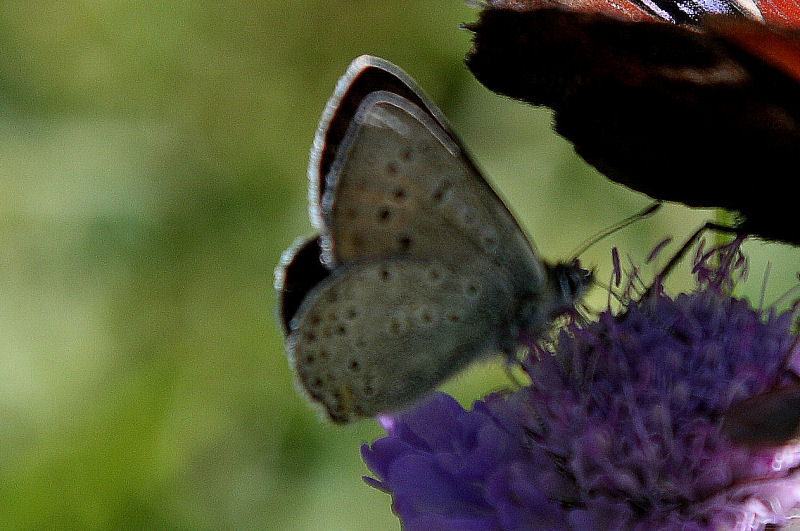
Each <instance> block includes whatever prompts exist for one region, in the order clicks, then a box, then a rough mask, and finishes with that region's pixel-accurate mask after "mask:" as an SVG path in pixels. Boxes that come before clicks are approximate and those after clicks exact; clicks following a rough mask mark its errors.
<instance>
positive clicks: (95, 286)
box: [0, 0, 797, 530]
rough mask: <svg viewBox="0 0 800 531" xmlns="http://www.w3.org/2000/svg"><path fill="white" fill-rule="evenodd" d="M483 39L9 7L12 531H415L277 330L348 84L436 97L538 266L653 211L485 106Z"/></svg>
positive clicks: (495, 106) (4, 329) (5, 76)
mask: <svg viewBox="0 0 800 531" xmlns="http://www.w3.org/2000/svg"><path fill="white" fill-rule="evenodd" d="M474 17H475V11H474V10H473V9H472V8H470V7H467V6H465V5H463V4H462V3H461V2H460V1H458V2H431V1H430V0H411V1H406V2H400V3H396V2H364V1H349V2H344V1H327V2H322V1H305V2H302V1H301V2H276V1H266V2H265V1H262V2H237V1H220V2H211V3H202V2H188V1H183V2H180V1H174V2H153V1H140V2H69V1H65V2H51V3H38V2H33V3H25V2H2V3H0V42H2V47H0V177H2V179H1V180H0V187H2V192H1V193H0V282H1V284H0V286H2V287H0V334H2V335H1V336H0V337H2V340H1V342H0V426H2V428H0V500H2V503H0V527H2V528H4V529H42V528H64V529H69V528H75V529H126V528H135V529H141V528H158V529H163V528H177V529H282V530H283V529H397V528H398V527H399V524H398V522H397V521H396V519H395V518H394V516H393V515H392V514H391V511H390V499H389V498H388V497H387V496H386V495H384V494H382V493H380V492H378V491H376V490H374V489H371V488H369V487H367V486H366V485H365V484H364V483H363V482H362V481H361V479H360V476H361V475H362V474H365V473H367V470H366V468H365V467H364V466H363V464H362V463H361V460H360V456H359V445H360V444H361V443H362V442H367V441H371V440H374V439H375V438H376V437H378V436H380V433H381V431H380V429H379V428H378V427H377V425H376V423H375V422H374V421H364V422H362V423H360V424H358V425H356V426H353V427H349V428H341V427H334V426H330V425H328V424H326V423H325V422H323V421H322V420H321V419H320V418H319V416H318V414H317V413H316V412H315V411H314V410H312V409H311V408H309V407H308V405H307V404H306V403H305V401H304V400H303V398H302V397H300V396H298V394H297V393H296V392H295V389H294V384H293V380H292V376H291V374H290V372H289V369H288V366H287V363H286V359H285V355H284V353H283V344H282V339H281V337H280V333H279V331H278V329H277V328H276V326H275V324H274V319H273V307H274V304H275V297H274V293H273V289H272V282H273V280H272V275H273V268H274V266H275V265H276V263H277V261H278V258H279V256H280V253H281V251H282V250H283V249H284V248H285V247H287V246H288V245H289V244H290V243H291V242H292V241H293V240H294V238H295V237H296V236H298V235H301V234H308V233H309V232H310V224H309V222H308V218H307V214H306V205H305V195H306V189H305V186H306V180H305V179H306V177H305V171H306V168H305V166H306V163H307V156H308V155H307V154H308V149H309V146H310V143H311V139H312V137H313V134H314V131H315V128H316V125H317V120H318V118H319V115H320V113H321V111H322V108H323V107H324V104H325V101H326V100H327V98H328V96H329V95H330V93H331V91H332V89H333V86H334V84H335V82H336V79H337V78H338V76H339V75H341V74H342V73H343V72H344V69H345V68H346V66H347V65H348V63H349V62H350V60H351V59H352V58H353V57H355V56H356V55H359V54H361V53H372V54H376V55H381V56H384V57H386V58H387V59H390V60H392V61H393V62H395V63H397V64H398V65H400V66H401V67H403V68H404V69H406V70H407V71H408V72H409V73H411V74H412V75H413V76H414V77H415V78H416V79H417V80H418V82H419V83H420V84H421V85H422V86H423V87H425V88H426V90H427V91H428V92H429V93H430V95H431V96H432V98H433V99H434V100H435V101H437V102H438V103H439V104H440V106H441V107H442V109H443V110H444V112H445V113H446V114H447V115H448V116H449V117H450V119H451V121H452V122H453V124H454V126H455V127H456V129H457V130H459V131H460V133H461V135H462V136H463V138H464V139H465V141H466V143H467V144H468V145H469V146H471V147H472V151H473V152H474V154H475V156H476V159H477V161H478V163H479V164H480V165H481V166H482V167H484V168H485V169H486V170H487V174H488V175H490V176H491V178H492V180H493V182H494V183H495V184H496V185H497V188H498V189H499V190H500V191H501V193H502V194H503V195H504V196H505V197H507V198H508V199H509V202H510V204H511V205H512V208H513V209H514V210H515V211H516V212H517V214H518V216H519V219H520V220H521V223H522V224H523V225H524V226H525V227H526V229H527V230H529V232H532V233H533V234H535V237H536V241H537V244H538V245H539V248H540V250H541V251H542V254H543V255H544V256H547V257H551V258H557V257H565V256H568V254H569V251H570V249H572V248H574V247H576V246H577V244H578V243H579V242H580V241H581V240H582V239H584V238H585V237H587V236H588V235H590V234H591V233H593V232H594V231H595V230H597V229H599V228H601V227H603V226H606V225H608V224H611V223H613V222H615V221H617V220H619V219H621V218H622V217H624V216H626V215H628V214H630V213H632V212H633V211H635V210H637V209H639V208H641V207H642V206H644V205H645V204H647V199H646V198H644V197H642V196H639V195H637V194H634V193H632V192H630V191H627V190H624V189H622V188H620V187H618V186H616V185H613V184H611V183H608V182H607V181H605V180H604V179H603V178H602V177H601V176H600V175H598V174H597V173H596V172H594V171H593V170H592V169H591V168H589V167H587V165H586V164H585V163H583V162H582V161H581V160H580V159H578V158H577V157H576V156H575V155H574V153H573V152H572V148H571V146H570V145H569V144H567V143H566V142H565V141H563V140H562V139H560V138H559V137H557V136H556V135H555V134H554V133H552V132H551V131H550V128H549V120H550V116H549V113H548V112H547V111H544V110H535V109H530V108H526V107H525V106H523V105H520V104H516V103H513V102H510V101H507V100H504V99H503V98H500V97H498V96H496V95H493V94H491V93H489V92H488V91H486V90H485V89H483V88H482V87H480V86H478V85H477V83H476V82H475V81H474V80H473V79H472V78H471V76H470V75H469V73H468V72H467V70H466V69H465V67H464V65H463V61H462V59H463V56H464V54H465V53H466V52H467V50H468V49H469V38H470V36H469V33H468V32H467V31H465V30H462V29H460V28H459V25H460V24H461V23H462V22H468V21H470V20H472V19H474ZM708 216H709V213H708V212H700V213H697V212H689V211H688V210H687V209H684V208H682V207H679V206H677V207H670V208H667V209H665V212H664V213H662V214H659V216H657V218H656V219H654V220H648V221H644V222H641V223H639V224H638V225H637V226H636V227H633V228H631V229H628V230H626V231H625V232H624V234H622V235H616V236H614V237H612V238H609V239H608V240H607V241H604V242H602V243H601V244H599V245H598V246H596V247H595V248H593V249H592V251H590V252H589V253H587V254H586V256H585V257H584V260H585V262H586V263H589V264H598V265H599V271H601V275H600V278H608V271H609V264H610V260H609V258H608V250H609V248H610V247H611V246H612V245H618V246H620V248H621V250H622V251H623V256H626V255H627V254H628V253H630V254H631V255H632V256H633V257H634V261H638V263H641V261H642V259H643V257H644V256H646V253H647V251H648V250H649V249H650V248H651V247H652V246H654V245H655V244H656V243H657V242H658V241H659V240H660V239H661V238H662V237H664V236H666V235H667V234H672V235H674V236H675V237H676V238H677V239H680V238H682V237H684V236H685V235H686V234H688V233H689V232H691V231H692V229H693V228H694V227H695V226H696V225H697V224H699V222H700V220H701V219H704V218H706V217H708ZM751 248H753V249H754V250H755V253H754V254H756V255H759V253H761V254H764V253H763V252H761V250H762V249H764V248H767V249H769V255H770V256H776V255H777V253H783V254H784V255H785V258H784V259H785V260H787V261H788V263H790V264H796V263H797V260H796V259H797V254H796V253H794V252H793V250H791V249H788V250H787V249H784V248H781V247H780V246H774V245H770V246H764V245H760V244H753V245H752V246H751ZM762 262H763V259H762ZM754 269H756V268H754ZM775 269H776V270H777V268H775ZM652 271H653V269H652V268H651V269H650V273H652ZM793 271H794V269H792V270H791V271H790V273H791V272H793ZM757 272H758V274H757V275H755V276H757V277H758V276H759V275H760V274H761V273H760V270H757ZM603 275H605V277H604V276H603ZM788 276H789V277H790V278H789V281H788V282H789V284H790V283H791V274H789V275H788ZM759 278H760V277H759ZM786 285H787V284H786V283H784V284H781V283H780V282H778V281H776V282H775V283H770V291H769V292H768V300H770V299H769V296H772V297H773V298H774V297H775V296H776V295H775V294H777V293H780V292H781V291H782V290H783V289H785V286H786ZM755 286H756V287H755V288H754V289H755V291H754V293H756V296H757V295H758V287H759V286H760V281H758V280H757V281H756V283H755ZM599 291H602V290H599ZM594 300H595V301H596V302H597V301H599V305H598V306H599V307H602V304H603V303H604V301H605V297H604V296H603V294H602V293H599V294H597V295H596V296H595V298H594ZM468 372H469V374H467V375H464V376H459V377H458V378H456V379H455V381H454V382H451V383H449V384H448V385H447V386H446V388H447V389H448V390H449V391H451V392H453V393H455V394H456V396H458V397H459V398H460V399H462V400H464V402H465V403H469V401H470V400H473V399H475V398H477V397H479V396H480V395H481V394H482V393H485V392H487V391H490V390H493V389H496V388H499V387H501V386H503V385H505V384H506V380H504V376H503V371H502V370H501V367H500V364H499V363H495V364H483V365H480V366H479V367H475V368H473V369H471V370H470V371H468ZM487 374H488V376H487Z"/></svg>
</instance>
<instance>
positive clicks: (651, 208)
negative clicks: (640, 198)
mask: <svg viewBox="0 0 800 531" xmlns="http://www.w3.org/2000/svg"><path fill="white" fill-rule="evenodd" d="M662 204H663V203H662V202H661V201H653V202H652V203H650V205H648V206H647V208H645V209H643V210H640V211H639V212H637V213H636V214H634V215H632V216H629V217H627V218H625V219H623V220H622V221H620V222H619V223H615V224H614V225H611V226H610V227H608V228H605V229H603V230H601V231H600V232H598V233H597V234H595V235H594V236H591V237H590V238H589V239H587V240H585V241H584V242H583V243H581V244H580V245H579V246H578V248H577V249H575V250H574V251H573V252H572V254H571V255H570V256H580V255H582V254H583V253H584V252H586V249H588V248H589V247H591V246H592V245H594V244H595V243H597V242H599V241H600V240H602V239H603V238H605V237H606V236H609V235H610V234H613V233H615V232H617V231H618V230H620V229H624V228H625V227H627V226H628V225H630V224H632V223H636V222H637V221H639V220H640V219H644V218H646V217H649V216H651V215H652V214H653V213H655V212H656V210H658V209H659V208H661V205H662Z"/></svg>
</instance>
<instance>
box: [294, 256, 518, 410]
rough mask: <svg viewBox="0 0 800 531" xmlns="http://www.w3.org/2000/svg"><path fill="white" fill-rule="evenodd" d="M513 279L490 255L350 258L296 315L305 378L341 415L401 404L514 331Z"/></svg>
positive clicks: (297, 362)
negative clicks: (462, 260) (461, 260)
mask: <svg viewBox="0 0 800 531" xmlns="http://www.w3.org/2000/svg"><path fill="white" fill-rule="evenodd" d="M510 286H511V284H510V282H509V281H508V279H507V278H504V277H503V275H498V274H496V272H495V271H494V266H493V264H491V262H490V261H489V260H485V259H477V260H472V261H470V263H469V264H454V263H452V262H441V261H435V260H434V261H431V260H418V259H414V258H401V259H395V260H384V261H381V262H367V263H358V264H352V265H348V266H344V267H342V268H340V269H338V270H336V271H335V272H334V273H333V275H331V277H329V278H327V279H326V280H324V281H323V282H321V283H320V284H319V285H318V286H317V288H316V289H315V290H314V291H313V292H312V293H311V294H310V295H309V297H307V299H306V301H307V302H306V303H305V304H304V305H303V306H302V307H301V308H300V310H299V311H298V314H297V317H296V319H295V320H294V321H293V323H292V331H291V334H290V336H289V339H288V341H287V345H288V348H289V353H290V359H291V363H292V365H293V367H294V369H295V371H296V373H297V376H298V381H299V383H300V384H301V385H302V387H303V388H304V389H305V391H306V392H307V393H308V394H309V395H310V396H311V397H312V398H313V399H314V400H315V401H317V402H319V403H321V404H322V405H323V406H324V407H325V409H326V410H327V413H328V415H329V416H330V418H331V419H332V420H334V421H337V422H348V421H350V420H353V419H354V418H359V417H363V416H368V415H374V414H376V413H379V412H385V411H393V410H396V409H397V408H399V407H402V406H404V405H407V404H409V403H411V402H413V401H414V400H416V399H418V398H419V397H420V396H421V395H423V394H424V393H427V392H429V391H430V390H431V389H432V388H433V387H435V386H436V385H437V384H438V383H440V382H441V381H443V380H444V379H445V378H447V377H448V376H450V375H452V374H453V373H454V372H456V371H457V370H459V369H461V368H462V367H464V366H465V365H466V364H468V363H469V362H470V361H472V360H474V359H475V358H476V357H478V356H479V355H481V354H482V353H493V349H494V348H496V346H497V345H498V344H501V343H502V341H504V340H505V338H504V337H500V336H504V335H506V334H507V329H506V327H505V326H504V325H505V324H506V323H507V322H508V321H509V320H510V318H511V315H512V312H513V302H514V298H513V294H512V293H511V288H510Z"/></svg>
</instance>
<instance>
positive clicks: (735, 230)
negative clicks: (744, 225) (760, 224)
mask: <svg viewBox="0 0 800 531" xmlns="http://www.w3.org/2000/svg"><path fill="white" fill-rule="evenodd" d="M707 230H712V231H716V232H724V233H727V234H735V235H736V236H739V237H745V236H748V235H749V233H747V232H744V231H742V230H741V229H740V228H739V227H733V226H730V225H721V224H719V223H715V222H713V221H707V222H706V223H705V224H704V225H703V226H702V227H700V228H699V229H697V230H696V231H695V232H694V234H692V235H691V236H690V237H689V239H688V240H686V242H684V244H683V245H682V246H681V248H680V249H678V252H676V253H675V254H674V255H673V256H672V258H670V260H669V262H667V265H665V266H664V268H663V269H662V270H661V272H660V273H658V274H657V275H656V278H655V280H653V283H652V284H650V287H648V288H647V290H646V291H645V292H644V295H643V296H642V300H645V299H647V298H649V297H650V296H651V295H652V294H653V291H654V290H655V289H656V288H657V287H658V286H660V285H661V283H662V282H663V280H664V278H666V276H667V275H668V274H669V273H670V271H672V269H673V268H674V267H675V266H676V265H677V264H678V262H680V260H681V259H682V258H683V257H684V256H685V255H686V252H687V251H688V250H689V249H690V248H691V247H692V245H694V244H695V243H696V242H697V240H698V239H699V238H700V236H702V235H703V233H704V232H706V231H707Z"/></svg>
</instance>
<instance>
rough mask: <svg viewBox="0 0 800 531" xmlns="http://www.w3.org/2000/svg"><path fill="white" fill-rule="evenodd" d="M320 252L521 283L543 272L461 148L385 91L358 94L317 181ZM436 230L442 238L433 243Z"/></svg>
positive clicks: (404, 101)
mask: <svg viewBox="0 0 800 531" xmlns="http://www.w3.org/2000/svg"><path fill="white" fill-rule="evenodd" d="M322 218H323V220H324V222H325V227H326V229H327V233H323V239H324V240H327V243H328V245H327V246H326V247H325V248H326V250H327V251H329V252H330V253H331V255H330V257H329V258H330V259H331V260H332V261H333V262H335V263H346V262H350V261H353V260H360V259H370V258H375V257H385V256H409V257H416V258H432V257H438V258H440V259H445V260H453V261H459V262H462V261H468V260H470V259H471V257H474V256H476V255H479V254H481V255H485V256H489V257H502V260H498V263H497V266H498V267H503V268H507V269H508V270H509V271H513V272H514V273H516V274H517V275H516V276H517V277H518V278H521V279H525V281H526V282H532V283H534V284H535V283H539V282H541V280H542V276H543V272H542V268H541V264H540V262H539V261H538V259H537V257H536V255H535V253H534V251H533V248H532V247H531V244H530V243H529V241H528V240H527V238H526V237H525V234H524V233H523V232H522V230H521V229H520V227H519V225H518V224H517V222H516V220H515V219H514V218H513V216H512V215H511V213H510V212H509V211H508V209H507V208H506V206H505V205H504V204H503V202H502V200H500V198H499V197H498V196H497V194H495V193H494V191H493V190H492V189H491V188H490V187H489V185H488V184H487V183H486V181H485V180H484V179H483V177H482V176H481V174H480V173H479V172H478V170H477V169H476V167H475V165H474V164H473V163H472V162H471V161H470V160H469V158H468V155H467V154H466V152H465V151H464V149H463V148H462V147H461V146H460V145H459V144H458V142H457V141H456V139H454V138H453V137H452V136H451V135H449V134H448V132H447V131H446V130H445V129H444V127H442V126H441V125H440V124H439V123H438V122H436V121H435V120H434V118H433V116H432V115H430V114H428V113H426V112H425V111H424V110H423V109H421V108H420V107H418V106H417V105H415V104H414V103H412V102H411V101H409V100H408V99H406V98H404V97H401V96H398V95H396V94H392V93H389V92H385V91H378V92H375V93H373V94H371V95H370V96H369V97H367V98H365V99H364V101H363V102H362V104H361V106H360V108H359V111H358V113H357V114H356V115H355V117H354V118H353V120H352V123H351V125H350V129H349V130H348V132H347V135H346V136H345V138H344V140H343V141H342V144H341V145H340V147H339V150H338V154H337V158H336V161H335V162H334V164H333V166H332V167H331V172H330V174H329V178H328V180H327V183H326V191H325V194H324V196H323V200H322ZM443 233H446V234H447V235H448V237H447V238H442V234H443Z"/></svg>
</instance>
